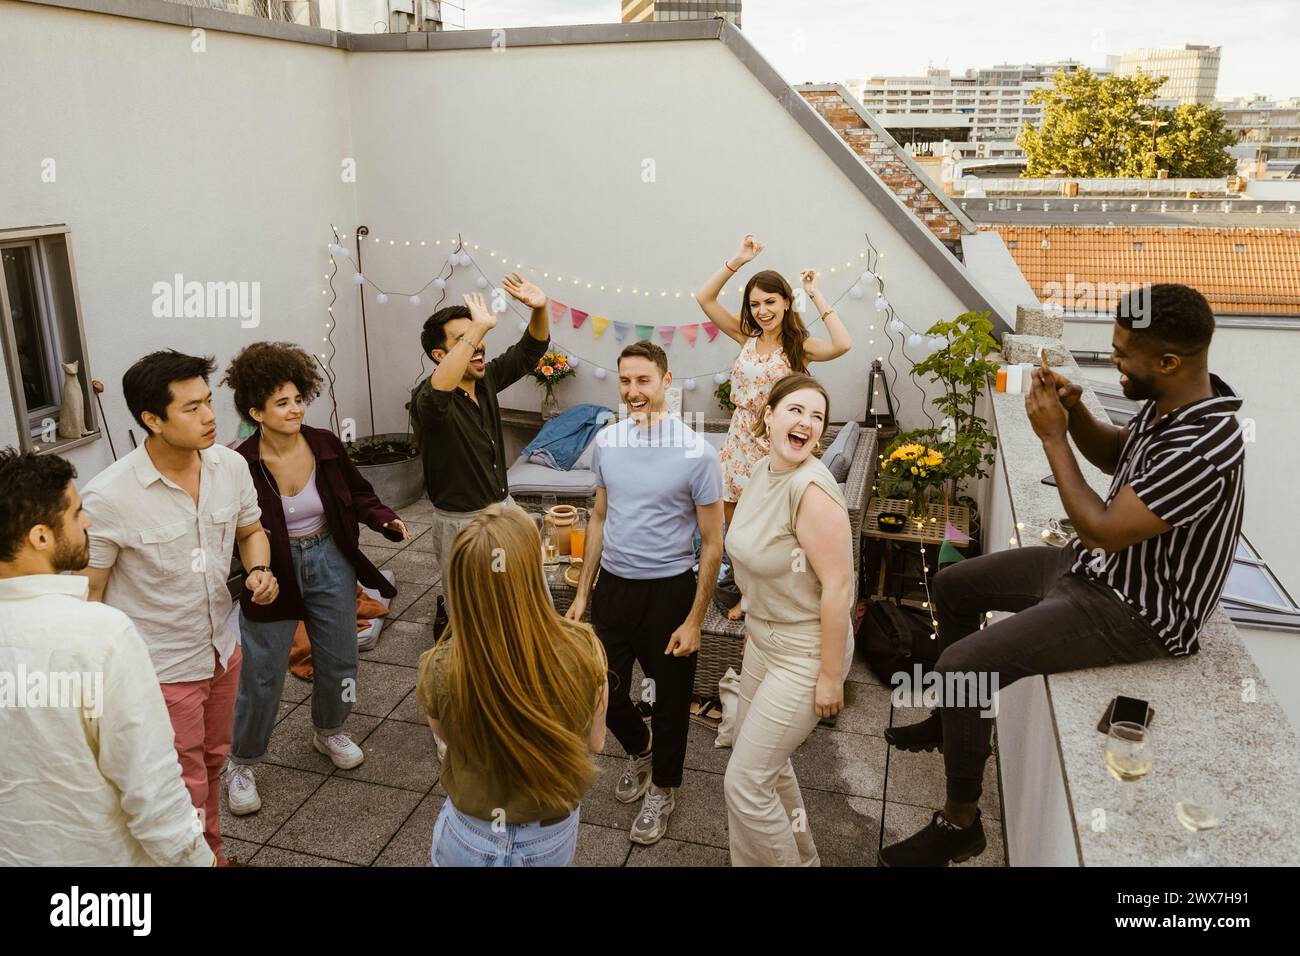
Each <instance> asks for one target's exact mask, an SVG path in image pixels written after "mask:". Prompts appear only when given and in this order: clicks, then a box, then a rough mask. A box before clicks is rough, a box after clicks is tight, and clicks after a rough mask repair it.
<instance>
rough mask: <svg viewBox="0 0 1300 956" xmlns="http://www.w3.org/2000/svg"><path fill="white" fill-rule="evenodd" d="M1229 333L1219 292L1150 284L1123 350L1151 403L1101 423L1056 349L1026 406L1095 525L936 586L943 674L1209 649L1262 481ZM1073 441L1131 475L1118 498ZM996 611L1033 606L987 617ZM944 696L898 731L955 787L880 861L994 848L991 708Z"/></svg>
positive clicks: (1084, 517) (1065, 485)
mask: <svg viewBox="0 0 1300 956" xmlns="http://www.w3.org/2000/svg"><path fill="white" fill-rule="evenodd" d="M1213 334H1214V313H1213V312H1212V311H1211V309H1210V306H1209V303H1208V302H1206V301H1205V298H1204V297H1203V296H1202V295H1201V294H1200V293H1199V292H1197V291H1196V290H1195V289H1192V288H1189V287H1187V286H1184V285H1173V284H1168V285H1156V286H1151V287H1148V288H1145V289H1141V290H1138V291H1135V292H1133V293H1131V294H1130V295H1129V296H1128V297H1126V298H1125V299H1124V300H1122V301H1121V302H1120V304H1119V307H1118V308H1117V310H1116V317H1115V326H1114V329H1113V334H1112V346H1111V348H1112V352H1111V362H1112V363H1113V364H1114V365H1115V366H1116V368H1118V369H1119V372H1120V385H1121V386H1122V387H1123V389H1124V394H1125V396H1127V397H1128V398H1132V399H1141V400H1145V404H1143V406H1142V408H1141V410H1140V411H1139V412H1138V414H1137V415H1135V416H1134V418H1133V419H1132V421H1130V422H1129V424H1128V425H1127V426H1126V427H1124V428H1115V427H1113V426H1111V425H1108V424H1105V423H1103V422H1099V421H1097V420H1096V419H1094V418H1093V417H1092V415H1091V414H1090V413H1089V412H1088V410H1087V408H1086V407H1085V406H1084V404H1083V402H1082V401H1081V398H1082V396H1083V389H1082V387H1081V386H1079V385H1077V384H1074V383H1072V382H1070V381H1068V380H1067V379H1065V378H1063V377H1062V376H1060V375H1058V374H1057V373H1055V372H1053V371H1052V370H1051V369H1050V368H1048V366H1047V363H1046V360H1044V361H1043V362H1042V364H1041V366H1040V367H1039V368H1037V369H1035V370H1034V373H1033V385H1032V388H1031V390H1030V391H1029V393H1028V394H1027V395H1026V396H1025V409H1026V411H1027V413H1028V416H1029V421H1030V423H1031V424H1032V425H1033V428H1034V432H1035V433H1036V434H1037V435H1038V438H1039V439H1040V440H1041V441H1042V443H1043V450H1044V452H1045V453H1046V455H1047V460H1048V462H1049V463H1050V465H1051V468H1052V474H1053V475H1054V476H1055V478H1056V483H1057V486H1058V489H1059V491H1060V495H1061V502H1062V504H1063V505H1064V506H1065V511H1066V514H1067V515H1068V516H1069V518H1070V521H1071V522H1072V523H1073V525H1074V528H1075V531H1076V532H1077V534H1078V537H1077V538H1076V539H1075V540H1074V541H1073V542H1071V543H1070V544H1069V545H1067V546H1066V547H1064V548H1061V549H1059V550H1058V549H1056V548H1049V547H1017V548H1011V549H1010V550H1007V551H1000V552H997V553H994V554H988V555H984V556H982V557H978V558H973V559H971V560H969V561H963V562H961V563H959V564H954V565H950V566H948V567H946V568H944V569H943V570H942V571H940V572H939V573H938V574H937V575H936V576H935V578H934V580H933V582H932V584H931V599H932V601H933V605H934V613H935V618H936V619H937V621H938V628H937V633H938V636H939V641H940V644H941V646H942V648H943V651H942V653H941V655H940V656H939V660H938V662H937V663H936V664H935V671H936V672H937V673H938V674H940V675H952V674H962V675H977V676H988V677H990V678H996V683H994V684H993V686H994V687H995V688H999V687H1005V686H1006V685H1008V684H1011V683H1013V682H1014V681H1017V680H1019V679H1020V678H1022V677H1028V676H1030V675H1034V674H1054V673H1060V672H1063V671H1070V670H1077V669H1080V668H1085V667H1101V666H1106V665H1109V664H1121V663H1133V662H1137V661H1143V660H1149V659H1154V658H1164V657H1183V656H1187V655H1189V654H1194V653H1196V651H1197V633H1198V631H1199V630H1200V629H1201V627H1202V625H1204V623H1205V620H1206V618H1208V617H1209V615H1210V613H1211V612H1212V611H1213V610H1214V608H1215V606H1216V605H1217V604H1218V600H1219V595H1220V593H1221V592H1222V590H1223V583H1224V581H1225V579H1226V578H1227V575H1228V570H1229V568H1230V567H1231V565H1232V555H1233V552H1234V550H1235V548H1236V544H1237V535H1238V532H1239V531H1240V529H1241V519H1242V511H1243V504H1244V492H1245V481H1244V474H1243V463H1244V455H1245V451H1244V445H1243V442H1242V436H1241V428H1240V426H1239V425H1238V423H1237V419H1236V416H1235V413H1236V411H1237V410H1238V409H1239V408H1240V407H1241V399H1240V398H1239V397H1238V396H1237V394H1236V393H1235V392H1233V390H1232V389H1231V388H1230V387H1229V386H1228V385H1227V384H1226V383H1224V382H1223V380H1222V379H1220V378H1219V377H1218V376H1216V375H1214V374H1212V373H1211V372H1210V371H1209V367H1208V357H1209V346H1210V339H1211V337H1212V336H1213ZM1067 436H1068V437H1067ZM1069 438H1073V439H1074V443H1075V445H1076V446H1077V447H1078V449H1079V451H1080V452H1082V453H1083V455H1084V457H1085V458H1087V459H1088V460H1089V461H1090V462H1092V464H1093V465H1095V466H1096V467H1097V468H1100V469H1101V470H1102V471H1104V472H1107V473H1108V474H1111V475H1113V476H1114V477H1113V479H1112V481H1111V485H1110V489H1109V491H1108V492H1107V494H1106V497H1105V498H1104V499H1103V498H1101V497H1099V496H1098V495H1097V494H1096V493H1095V492H1093V490H1092V489H1091V488H1090V487H1088V484H1087V482H1086V481H1085V479H1084V477H1083V473H1082V472H1081V471H1080V469H1079V464H1078V462H1077V460H1076V459H1075V457H1074V453H1073V451H1072V450H1071V449H1070V444H1069ZM995 610H997V611H1016V612H1018V613H1016V614H1015V615H1014V616H1012V617H1009V618H1006V619H1005V620H1002V621H998V622H997V623H995V624H990V625H989V626H987V627H985V628H984V629H983V630H980V629H979V624H980V620H981V618H982V617H983V616H984V614H985V613H986V612H988V611H995ZM952 683H953V682H951V681H947V680H945V681H944V684H945V685H948V686H951V685H952ZM944 703H945V705H944V706H940V707H939V709H938V710H937V711H936V712H935V713H933V714H931V715H930V717H928V718H927V719H926V720H923V721H921V722H920V723H919V724H913V725H911V726H907V727H895V728H890V729H889V730H887V731H885V737H886V739H887V740H889V742H890V743H891V744H892V745H893V746H895V747H899V748H901V749H904V750H911V751H921V750H935V749H938V750H940V751H942V753H943V760H944V770H945V774H946V777H947V799H946V801H945V803H944V808H943V810H942V811H936V812H935V814H934V816H933V817H932V819H931V821H930V823H929V825H928V826H926V827H925V828H924V829H922V830H920V831H919V832H917V833H915V834H913V835H912V836H911V837H908V838H907V839H906V840H903V841H901V842H899V843H895V844H893V845H892V846H888V847H885V848H884V849H883V850H881V851H880V855H879V862H880V863H881V865H884V866H946V865H948V863H949V862H961V861H963V860H966V859H969V858H971V857H972V856H977V855H978V854H980V853H982V852H983V851H984V847H985V840H984V829H983V825H982V823H981V820H980V816H981V815H980V810H979V807H978V803H979V798H980V794H981V781H982V779H983V774H984V765H985V762H986V761H987V759H988V757H989V754H990V750H991V748H990V733H991V731H992V724H993V721H992V717H991V716H987V715H985V714H984V713H983V712H981V710H980V709H979V708H978V707H977V706H976V707H969V706H949V705H950V704H954V703H956V702H949V701H945V702H944Z"/></svg>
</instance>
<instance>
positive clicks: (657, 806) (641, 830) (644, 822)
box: [628, 784, 674, 846]
mask: <svg viewBox="0 0 1300 956" xmlns="http://www.w3.org/2000/svg"><path fill="white" fill-rule="evenodd" d="M673 806H674V802H673V793H672V791H670V790H660V789H659V788H658V787H656V786H655V785H654V784H651V785H650V789H649V790H647V791H646V794H645V800H644V801H643V802H642V804H641V812H640V813H638V814H637V815H636V819H635V820H633V821H632V832H631V833H630V834H629V835H628V838H629V839H630V840H631V841H632V842H633V843H641V844H644V845H646V846H649V845H650V844H652V843H658V842H659V840H660V839H661V838H662V837H663V835H664V834H665V833H667V832H668V815H669V814H670V813H672V812H673Z"/></svg>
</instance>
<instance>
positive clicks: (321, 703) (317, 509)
mask: <svg viewBox="0 0 1300 956" xmlns="http://www.w3.org/2000/svg"><path fill="white" fill-rule="evenodd" d="M222 384H223V385H229V386H230V387H231V389H233V390H234V393H235V407H236V408H237V409H238V410H239V414H240V415H241V416H243V418H244V420H245V421H246V422H248V423H250V424H252V425H255V426H256V427H257V431H256V432H255V433H254V434H253V435H252V436H251V437H249V438H248V439H246V440H245V441H244V442H243V443H242V444H241V445H240V446H239V448H238V449H237V450H238V451H239V453H240V454H241V455H243V456H244V457H245V458H246V459H248V467H249V470H250V471H251V472H252V476H253V484H254V485H255V486H256V487H257V500H258V504H259V505H261V507H262V525H263V526H264V527H265V528H266V532H267V535H268V537H269V538H270V539H271V568H270V569H271V571H272V573H274V574H275V576H276V579H277V580H278V581H279V582H280V594H279V597H277V598H276V600H275V601H273V602H272V603H270V604H267V605H259V604H253V603H252V602H251V601H249V600H246V599H242V598H241V600H240V606H239V632H240V639H241V643H242V645H243V652H244V668H243V673H242V674H241V675H240V680H239V698H238V700H237V701H236V703H235V731H234V741H233V743H232V745H231V748H230V763H229V765H228V767H227V770H226V794H227V797H228V802H229V805H230V812H231V813H233V814H235V815H236V816H242V815H243V814H247V813H255V812H256V811H257V810H259V809H261V806H262V800H261V797H259V796H258V793H257V783H256V780H255V779H254V775H253V774H254V768H255V767H256V766H257V764H258V763H259V762H260V761H261V760H262V759H263V757H265V755H266V748H267V744H268V742H269V741H270V739H271V729H272V728H273V727H274V726H275V718H276V715H277V713H278V710H279V706H280V692H281V690H282V688H283V686H284V672H285V669H286V668H287V666H288V663H289V650H290V648H291V646H292V644H293V635H294V632H295V631H296V630H297V628H298V622H299V621H303V622H304V623H305V624H306V626H307V636H308V638H309V639H310V641H311V648H312V666H313V668H314V670H315V678H314V680H313V684H312V695H311V719H312V726H313V728H314V729H313V733H312V745H313V746H314V747H315V748H316V750H318V751H319V752H320V753H322V754H324V755H325V756H327V757H329V759H330V760H331V761H332V762H333V763H334V765H335V766H336V767H339V768H342V769H347V768H349V767H355V766H356V765H357V764H359V763H361V761H362V760H364V759H365V753H364V752H363V751H362V750H361V748H360V747H358V746H357V745H356V744H355V743H353V742H352V738H351V737H350V736H348V735H347V734H345V733H344V732H343V722H344V721H345V720H346V719H347V716H348V714H349V713H350V712H351V710H352V703H351V701H352V700H354V699H355V697H356V695H355V693H354V689H355V686H356V676H357V626H356V621H357V605H356V586H357V581H358V580H359V581H360V582H361V583H362V584H363V585H365V586H367V587H370V588H375V589H377V590H378V591H379V593H380V594H382V595H383V596H384V597H390V598H391V597H393V596H394V595H395V594H396V593H397V589H396V588H394V587H393V585H392V584H390V583H389V582H388V579H387V578H385V577H384V576H383V575H382V574H380V573H379V571H378V569H377V568H375V566H374V565H373V564H372V563H371V562H370V560H369V559H368V558H367V557H366V556H365V555H364V554H362V553H361V548H360V545H359V533H358V530H357V525H358V524H359V523H360V524H365V525H366V526H367V527H370V528H372V529H373V530H375V531H378V532H379V533H380V534H382V535H384V537H386V538H388V539H389V540H391V541H404V540H406V538H407V533H406V527H405V526H404V525H403V524H402V522H401V520H400V519H399V518H398V517H397V514H396V512H394V511H393V510H392V509H391V508H388V507H386V506H385V505H384V504H382V503H381V502H380V501H379V499H378V498H377V497H376V496H375V491H374V488H372V487H371V485H370V482H368V481H366V479H365V478H363V477H362V476H361V473H360V472H359V471H357V469H356V466H355V465H353V464H352V462H351V461H350V460H349V459H348V455H347V451H346V450H345V449H344V447H343V443H342V442H341V441H339V439H338V438H337V437H336V436H335V435H334V434H333V433H332V432H329V431H326V430H324V429H321V428H312V427H310V426H309V425H305V424H303V418H304V417H305V415H306V411H307V405H308V404H309V403H310V402H311V401H312V399H314V398H315V397H316V396H317V395H318V394H320V387H321V378H320V375H319V373H318V372H317V371H316V367H315V365H314V364H313V362H312V359H311V356H309V355H308V354H307V353H306V352H304V351H303V350H302V349H300V348H298V347H297V346H296V345H290V344H289V343H286V342H255V343H254V344H252V345H250V346H248V347H247V348H245V349H244V350H243V351H241V352H240V353H239V354H238V355H236V356H235V358H234V360H233V361H232V362H231V363H230V367H229V368H228V369H227V370H226V375H225V378H224V379H222ZM248 570H250V571H253V570H257V569H255V568H250V569H248Z"/></svg>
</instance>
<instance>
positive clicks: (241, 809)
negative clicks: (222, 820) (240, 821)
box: [226, 763, 262, 817]
mask: <svg viewBox="0 0 1300 956" xmlns="http://www.w3.org/2000/svg"><path fill="white" fill-rule="evenodd" d="M226 802H227V805H228V806H229V807H230V812H231V813H233V814H234V815H235V816H237V817H242V816H244V815H245V814H248V813H256V812H257V811H258V810H261V809H262V798H261V797H259V796H258V795H257V780H256V779H255V778H254V776H253V768H252V766H251V765H249V764H243V763H230V764H227V765H226Z"/></svg>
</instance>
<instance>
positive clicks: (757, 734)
mask: <svg viewBox="0 0 1300 956" xmlns="http://www.w3.org/2000/svg"><path fill="white" fill-rule="evenodd" d="M746 626H747V629H748V632H749V639H748V640H747V641H746V642H745V657H744V662H743V664H742V665H741V673H740V706H739V708H738V710H737V713H736V740H735V744H734V745H733V747H732V751H731V759H730V760H729V761H728V762H727V775H726V777H725V780H724V783H723V790H724V793H725V794H726V800H727V832H728V836H729V837H730V841H731V865H732V866H820V865H821V861H820V860H819V858H818V856H817V847H816V845H815V844H814V843H813V838H812V832H811V831H810V830H809V828H808V814H807V812H806V811H805V809H804V805H803V796H802V794H801V793H800V792H799V781H798V780H797V779H796V778H795V774H794V767H793V766H792V765H791V763H790V755H791V754H792V753H794V751H795V749H796V748H798V746H799V745H800V744H802V743H803V742H804V740H806V739H807V737H808V735H809V734H810V733H812V730H813V728H814V727H816V726H817V721H818V717H817V713H816V711H815V710H814V697H815V694H816V690H817V675H818V674H819V673H820V672H821V629H820V627H819V626H818V625H816V624H814V625H812V626H811V627H808V628H797V627H792V626H790V625H784V624H778V625H775V626H774V625H772V624H771V623H769V622H767V621H764V620H762V619H760V618H756V617H754V616H753V615H752V614H751V615H748V616H747V617H746ZM852 657H853V636H852V634H850V635H849V636H848V639H847V641H846V643H845V648H844V673H845V675H846V676H847V674H848V668H849V663H850V661H851V660H852Z"/></svg>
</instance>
